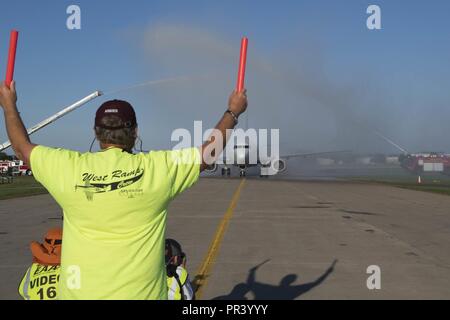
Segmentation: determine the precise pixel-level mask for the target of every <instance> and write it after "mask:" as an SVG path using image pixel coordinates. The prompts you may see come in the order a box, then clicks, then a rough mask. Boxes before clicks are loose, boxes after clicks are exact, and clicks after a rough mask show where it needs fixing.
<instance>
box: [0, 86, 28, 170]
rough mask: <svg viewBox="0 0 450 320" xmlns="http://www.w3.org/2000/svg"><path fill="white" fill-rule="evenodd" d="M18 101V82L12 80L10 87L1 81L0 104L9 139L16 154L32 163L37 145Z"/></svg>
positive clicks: (26, 161)
mask: <svg viewBox="0 0 450 320" xmlns="http://www.w3.org/2000/svg"><path fill="white" fill-rule="evenodd" d="M16 102H17V94H16V83H15V82H14V81H13V82H11V88H8V87H7V86H6V85H5V83H4V82H1V83H0V106H1V107H2V108H3V112H4V115H5V125H6V131H7V133H8V137H9V141H10V142H11V146H12V148H13V150H14V152H15V153H16V156H17V157H18V158H19V159H20V160H22V161H23V162H25V163H27V164H28V165H30V154H31V151H32V150H33V148H34V147H35V145H34V144H32V143H31V142H30V138H29V137H28V133H27V130H26V129H25V126H24V125H23V122H22V119H21V118H20V114H19V111H18V110H17V106H16Z"/></svg>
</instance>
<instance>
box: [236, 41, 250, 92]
mask: <svg viewBox="0 0 450 320" xmlns="http://www.w3.org/2000/svg"><path fill="white" fill-rule="evenodd" d="M247 46H248V39H247V38H245V37H244V38H242V41H241V55H240V59H239V71H238V79H237V85H236V91H237V92H241V91H242V90H244V87H245V66H246V64H247Z"/></svg>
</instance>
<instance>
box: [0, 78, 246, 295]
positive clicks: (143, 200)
mask: <svg viewBox="0 0 450 320" xmlns="http://www.w3.org/2000/svg"><path fill="white" fill-rule="evenodd" d="M16 101H17V95H16V90H15V83H14V82H12V84H11V88H8V87H7V86H6V85H5V84H4V83H1V84H0V105H1V106H2V107H3V110H4V115H5V123H6V129H7V132H8V136H9V139H10V141H11V144H12V147H13V149H14V151H15V153H16V155H17V157H18V158H19V159H21V160H23V161H24V162H26V163H28V164H29V165H31V168H32V170H33V174H34V176H35V178H36V180H38V181H39V182H41V183H42V185H43V186H44V187H45V188H46V189H47V190H48V191H49V193H50V194H51V195H52V197H53V198H54V199H55V200H56V202H57V203H58V204H59V205H60V206H61V208H62V209H63V212H64V227H63V229H64V233H63V242H64V247H63V250H62V256H61V273H60V283H59V292H58V296H59V297H60V299H167V291H168V290H167V281H166V272H165V265H164V235H165V228H166V215H167V206H168V204H169V203H170V201H171V200H173V199H174V198H175V197H176V196H177V195H178V194H179V193H181V192H183V191H184V190H186V189H187V188H189V187H190V186H192V185H193V184H194V183H195V182H196V181H197V180H198V177H199V174H200V172H201V171H202V170H204V169H206V168H207V166H208V165H210V164H212V161H214V160H215V157H217V156H219V155H220V153H221V152H222V150H223V148H224V146H225V144H226V141H227V138H228V136H227V134H226V133H227V130H229V129H232V128H234V126H235V125H236V124H237V118H238V117H239V115H240V114H241V113H243V112H245V110H246V108H247V97H246V92H245V91H243V92H239V93H237V92H233V93H232V94H231V96H230V99H229V108H228V110H227V111H226V112H225V113H224V115H223V116H222V118H221V119H220V121H219V123H218V124H217V126H216V130H215V133H214V135H213V136H211V138H210V139H209V140H208V141H207V142H205V144H203V146H201V147H200V148H188V149H183V150H175V151H157V152H150V153H138V154H132V153H131V150H132V148H133V146H134V144H135V140H136V137H137V120H136V115H135V113H134V110H133V108H132V106H131V105H130V104H129V103H127V102H125V101H120V100H113V101H108V102H106V103H104V104H103V105H102V106H101V107H100V108H99V109H98V110H97V113H96V118H95V134H96V137H97V139H98V140H99V142H100V148H101V151H100V152H96V153H80V152H76V151H71V150H64V149H55V148H49V147H45V146H41V145H35V144H33V143H31V142H30V139H29V137H28V134H27V132H26V129H25V127H24V125H23V122H22V120H21V118H20V115H19V112H18V110H17V106H16Z"/></svg>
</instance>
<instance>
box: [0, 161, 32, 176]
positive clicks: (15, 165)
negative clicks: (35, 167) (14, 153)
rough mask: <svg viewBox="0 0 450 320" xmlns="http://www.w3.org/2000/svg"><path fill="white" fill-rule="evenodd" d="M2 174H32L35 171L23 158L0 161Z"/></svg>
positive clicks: (0, 172)
mask: <svg viewBox="0 0 450 320" xmlns="http://www.w3.org/2000/svg"><path fill="white" fill-rule="evenodd" d="M0 174H9V175H12V176H31V175H33V172H32V171H31V169H30V167H28V166H27V165H25V164H24V163H23V161H21V160H4V161H0Z"/></svg>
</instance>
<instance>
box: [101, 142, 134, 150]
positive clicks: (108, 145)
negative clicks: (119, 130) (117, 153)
mask: <svg viewBox="0 0 450 320" xmlns="http://www.w3.org/2000/svg"><path fill="white" fill-rule="evenodd" d="M109 148H119V149H122V150H125V151H127V152H131V149H129V148H127V147H126V146H123V145H120V144H110V143H102V142H100V149H102V150H106V149H109Z"/></svg>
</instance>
